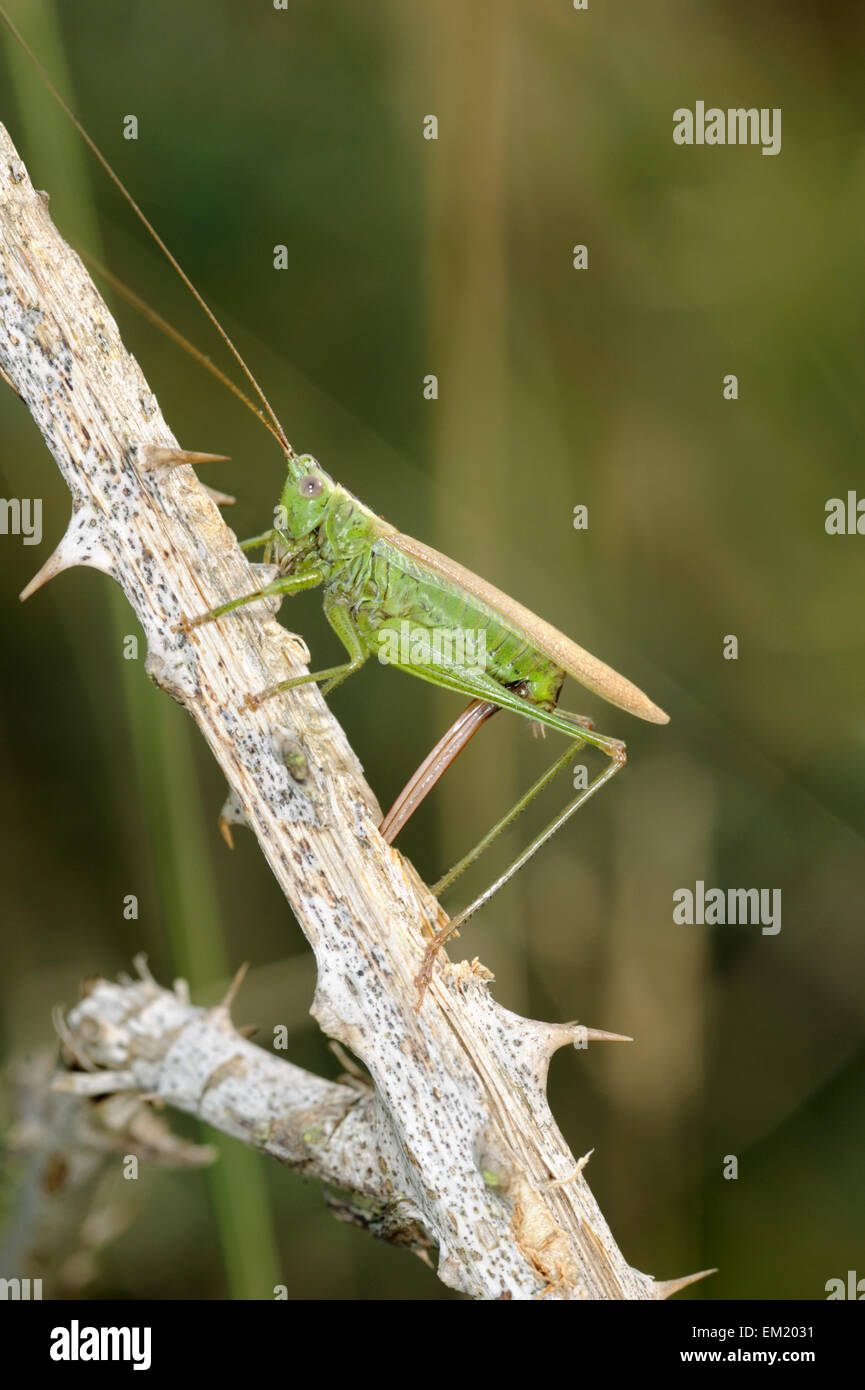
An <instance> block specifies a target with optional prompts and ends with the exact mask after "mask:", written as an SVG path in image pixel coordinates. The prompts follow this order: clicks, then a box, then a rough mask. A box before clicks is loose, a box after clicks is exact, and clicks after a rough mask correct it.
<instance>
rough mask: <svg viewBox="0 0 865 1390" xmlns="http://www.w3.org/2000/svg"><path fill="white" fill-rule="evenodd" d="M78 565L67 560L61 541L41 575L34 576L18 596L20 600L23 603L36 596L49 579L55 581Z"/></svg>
mask: <svg viewBox="0 0 865 1390" xmlns="http://www.w3.org/2000/svg"><path fill="white" fill-rule="evenodd" d="M77 563H78V561H77V560H69V559H67V557H66V555H65V554H64V551H63V542H62V541H61V542H60V544H59V545H58V547H57V549H56V550H55V551H54V553H53V555H49V557H48V559H47V560H46V561H45V564H44V565H43V566H42V568H41V570H40V571H39V573H38V574H34V576H33V578H32V579H31V580H30V583H29V584H28V585H26V587H25V588H23V589H22V590H21V592H20V594H19V595H18V597H19V599H20V600H21V602H22V603H23V602H24V601H25V599H28V598H30V597H31V596H32V595H33V594H35V593H36V590H37V589H41V588H42V585H43V584H47V583H48V580H49V579H54V578H55V577H56V576H57V575H58V574H62V573H63V571H64V570H68V569H72V568H73V567H74V566H75V565H76V564H77Z"/></svg>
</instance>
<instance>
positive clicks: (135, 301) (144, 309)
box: [0, 251, 285, 444]
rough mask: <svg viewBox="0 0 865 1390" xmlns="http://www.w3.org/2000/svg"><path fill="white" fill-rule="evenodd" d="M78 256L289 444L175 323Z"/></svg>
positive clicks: (84, 255) (89, 258)
mask: <svg viewBox="0 0 865 1390" xmlns="http://www.w3.org/2000/svg"><path fill="white" fill-rule="evenodd" d="M78 254H79V256H80V257H81V259H82V260H83V261H86V262H87V264H88V265H89V266H90V268H91V270H93V271H95V273H96V274H97V275H98V276H99V278H100V279H102V280H105V281H106V283H107V284H109V285H110V286H111V288H112V289H113V290H114V291H115V293H116V294H119V295H120V298H121V299H125V300H126V303H127V304H131V305H132V307H133V309H137V311H138V313H139V314H141V316H142V318H145V319H147V322H148V323H152V324H153V326H154V328H158V329H159V331H160V333H164V334H165V336H166V337H167V338H170V339H171V340H172V342H175V343H177V345H178V347H182V348H183V351H184V352H188V353H189V356H190V357H192V358H194V359H195V361H196V362H198V363H199V364H200V365H201V366H202V367H204V368H205V370H206V371H208V372H210V373H211V374H212V375H213V376H215V377H216V379H217V381H220V382H221V383H222V385H223V386H225V387H227V388H228V390H229V391H230V392H231V393H232V395H234V396H236V397H237V399H238V400H239V401H242V402H243V404H244V405H245V406H246V408H247V410H251V411H252V413H253V415H254V416H255V417H256V419H258V420H260V421H261V423H262V424H263V425H264V428H265V429H266V430H269V431H270V433H271V434H272V435H273V437H274V439H275V440H276V441H277V442H278V443H279V444H284V442H285V441H284V440H283V438H282V436H281V435H279V434H277V432H276V430H275V429H274V428H273V425H272V424H271V423H270V421H269V420H268V418H267V416H266V415H264V414H263V413H262V411H260V410H259V408H258V406H257V405H256V404H255V402H254V401H251V400H250V399H249V397H248V396H247V394H246V392H245V391H241V389H240V387H239V386H238V385H237V383H236V382H235V381H232V380H231V377H230V376H226V374H225V372H224V371H223V370H222V368H221V367H217V365H216V363H215V362H211V360H210V358H209V357H208V356H207V355H206V354H205V353H203V352H202V351H201V349H200V348H197V347H196V346H195V344H194V343H191V342H190V341H189V339H188V338H184V336H183V334H182V333H181V332H179V330H178V329H176V328H175V327H174V324H172V323H169V322H168V320H167V319H164V318H163V317H162V315H161V314H158V313H157V312H156V310H155V309H154V308H152V306H151V305H150V304H148V303H146V301H145V300H143V299H142V298H141V297H140V295H137V294H136V293H135V291H134V290H131V289H130V288H129V286H128V285H126V284H124V282H123V281H122V280H121V279H119V278H118V276H116V275H115V274H114V272H113V271H111V270H109V269H108V267H107V266H106V265H103V264H102V262H101V261H98V260H97V259H96V257H95V256H91V255H90V252H89V251H79V252H78ZM0 374H2V373H0Z"/></svg>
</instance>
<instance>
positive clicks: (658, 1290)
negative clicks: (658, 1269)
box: [652, 1269, 718, 1299]
mask: <svg viewBox="0 0 865 1390" xmlns="http://www.w3.org/2000/svg"><path fill="white" fill-rule="evenodd" d="M717 1273H718V1271H717V1269H701V1270H700V1272H699V1274H685V1275H684V1276H683V1277H682V1278H681V1279H660V1280H656V1281H655V1284H654V1288H653V1290H652V1293H653V1297H655V1298H659V1299H663V1298H671V1297H672V1295H673V1294H674V1293H678V1292H679V1290H680V1289H686V1288H687V1287H688V1285H689V1284H696V1282H697V1280H698V1279H707V1278H708V1276H709V1275H710V1274H717Z"/></svg>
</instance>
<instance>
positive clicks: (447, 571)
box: [376, 531, 670, 724]
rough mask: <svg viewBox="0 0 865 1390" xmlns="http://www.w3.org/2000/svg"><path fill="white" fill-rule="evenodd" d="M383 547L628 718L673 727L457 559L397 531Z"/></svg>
mask: <svg viewBox="0 0 865 1390" xmlns="http://www.w3.org/2000/svg"><path fill="white" fill-rule="evenodd" d="M384 547H387V549H388V550H389V551H390V550H391V549H394V550H396V551H398V552H399V554H400V555H404V556H406V557H407V558H408V559H409V560H410V561H413V562H414V565H415V566H416V567H417V569H418V570H419V571H421V573H422V572H423V571H424V570H426V571H427V572H429V571H432V572H433V573H434V574H436V575H437V576H439V577H440V578H441V579H444V580H446V581H447V582H448V583H450V584H453V585H454V586H455V587H456V588H458V589H462V590H464V591H465V592H466V593H468V594H470V595H471V596H472V597H473V598H474V599H475V600H477V601H478V602H479V603H480V604H483V605H484V606H486V607H487V608H489V609H491V610H492V611H493V613H494V614H495V615H496V617H497V618H498V619H499V621H500V622H502V623H504V624H506V625H507V626H508V627H511V628H513V629H515V630H516V631H517V632H519V633H520V635H521V636H522V637H523V638H524V640H525V641H526V642H527V643H528V644H529V645H530V646H532V647H535V648H536V649H537V650H538V651H539V652H541V653H542V654H543V655H544V656H546V657H548V658H549V659H550V660H551V661H553V662H555V664H556V665H557V666H560V667H561V669H562V670H563V671H565V672H566V673H567V674H568V675H569V676H572V677H573V679H574V680H576V681H579V683H580V685H583V686H585V688H586V689H587V690H591V691H592V692H593V693H594V694H595V695H600V696H601V698H602V699H604V700H607V701H608V702H609V704H611V705H615V706H616V707H617V708H618V709H622V710H626V711H627V713H628V714H635V715H636V716H637V717H638V718H639V719H646V720H648V722H649V723H650V724H668V723H669V720H670V716H669V715H668V714H665V713H664V711H663V710H662V709H659V708H658V706H657V705H656V704H654V703H653V702H652V701H651V700H650V699H649V697H648V695H644V694H643V692H642V690H639V689H638V688H637V686H635V685H633V684H632V683H631V681H629V680H627V679H626V678H625V677H624V676H620V675H619V673H618V671H614V670H613V668H612V667H611V666H607V665H606V664H605V663H604V662H603V661H599V660H598V658H597V657H596V656H592V654H591V652H587V651H586V650H585V649H584V648H583V647H579V646H578V645H577V643H576V642H572V641H571V639H570V638H569V637H565V635H564V633H562V632H559V631H558V630H557V629H556V628H554V627H552V626H551V625H550V624H549V623H545V622H544V620H543V618H539V617H538V616H537V615H536V614H535V613H532V611H531V610H530V609H528V608H524V607H523V605H522V604H521V603H517V602H516V601H515V600H514V599H512V598H510V597H509V596H508V595H507V594H505V593H502V591H501V589H496V588H495V586H494V585H492V584H488V583H487V582H486V580H485V579H481V578H480V577H479V576H478V575H476V574H472V572H471V570H467V569H465V568H464V567H463V566H462V565H460V564H457V562H456V560H451V559H449V558H448V556H447V555H442V554H440V553H439V551H437V550H433V549H432V547H431V546H428V545H424V544H423V542H422V541H416V540H414V538H413V537H412V536H406V535H403V533H402V532H401V531H395V532H393V533H392V534H389V535H387V536H385V537H382V538H381V539H380V540H379V541H377V542H376V548H377V549H378V550H381V549H383V548H384ZM478 693H480V692H478Z"/></svg>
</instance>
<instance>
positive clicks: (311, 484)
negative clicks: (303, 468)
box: [297, 473, 324, 497]
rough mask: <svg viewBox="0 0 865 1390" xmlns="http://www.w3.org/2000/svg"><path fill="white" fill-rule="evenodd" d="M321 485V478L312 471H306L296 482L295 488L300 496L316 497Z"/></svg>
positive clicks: (322, 484) (322, 485)
mask: <svg viewBox="0 0 865 1390" xmlns="http://www.w3.org/2000/svg"><path fill="white" fill-rule="evenodd" d="M323 487H324V483H323V482H322V480H321V478H318V477H316V475H315V474H314V473H307V475H306V477H305V478H301V480H300V482H299V483H298V485H297V490H298V492H299V493H300V495H301V497H318V494H319V493H320V492H321V490H322V488H323Z"/></svg>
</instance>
